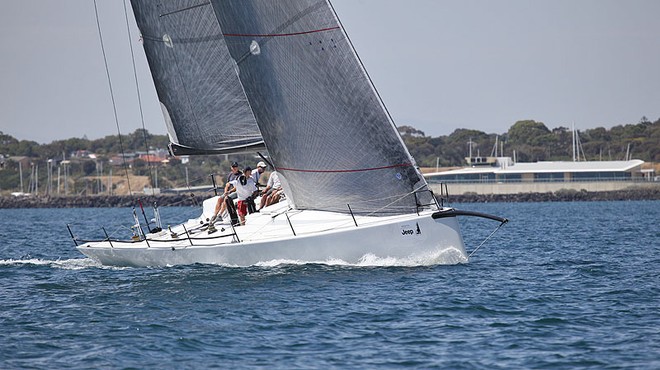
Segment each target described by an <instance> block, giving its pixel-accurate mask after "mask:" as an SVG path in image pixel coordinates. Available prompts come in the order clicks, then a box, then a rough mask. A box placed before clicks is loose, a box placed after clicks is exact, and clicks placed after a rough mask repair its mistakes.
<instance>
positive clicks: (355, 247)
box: [77, 0, 506, 266]
mask: <svg viewBox="0 0 660 370" xmlns="http://www.w3.org/2000/svg"><path fill="white" fill-rule="evenodd" d="M131 5H132V9H133V12H134V15H135V19H136V21H137V24H138V27H139V29H140V32H141V34H142V37H141V39H142V40H143V47H144V50H145V53H146V56H147V61H148V63H149V66H150V70H151V74H152V77H153V80H154V85H155V87H156V92H157V95H158V98H159V100H160V103H161V108H162V110H163V115H164V117H165V122H166V126H167V129H168V133H169V137H170V141H171V144H170V150H171V152H172V153H173V154H174V155H184V154H185V155H196V154H207V155H208V154H232V153H249V152H256V151H259V150H267V151H268V154H269V160H270V163H271V165H272V166H273V168H274V170H276V171H277V172H278V173H279V174H280V179H281V180H282V187H283V189H284V193H285V198H286V200H285V201H282V202H279V203H276V204H274V205H271V206H268V207H265V208H263V209H261V210H260V212H258V213H252V214H249V215H248V216H247V217H246V224H245V225H243V226H237V225H233V224H231V223H230V224H226V225H216V226H217V231H216V232H214V233H209V232H208V225H209V219H211V217H212V216H213V209H214V207H215V204H216V202H217V198H218V197H217V196H216V197H212V198H209V199H207V200H206V201H204V202H203V210H202V214H201V215H200V216H199V217H198V218H195V219H191V220H188V221H187V222H185V223H183V224H181V225H178V226H174V227H170V228H167V229H166V230H158V229H156V230H154V231H153V232H149V233H142V234H139V233H138V235H135V236H134V237H133V238H131V239H130V240H124V241H122V240H116V239H111V238H110V237H107V238H106V239H104V240H97V241H90V242H86V243H84V244H82V245H78V247H77V248H78V250H79V251H80V252H82V253H83V254H85V255H86V256H88V257H90V258H92V259H94V260H96V261H98V262H100V263H101V264H104V265H118V266H168V265H182V264H194V263H203V264H225V265H232V266H250V265H254V264H258V263H263V262H265V261H309V262H326V261H343V262H345V263H360V261H364V260H365V259H369V258H396V259H399V260H405V261H410V262H411V263H415V261H426V263H428V261H432V262H431V263H449V264H455V263H463V262H466V261H467V260H468V255H467V253H466V249H465V245H464V242H463V238H462V235H461V232H460V229H459V223H458V221H457V216H463V215H467V216H478V217H485V218H489V219H493V220H496V221H499V222H501V223H502V224H503V223H505V222H506V219H504V218H501V217H498V216H493V215H487V214H482V213H477V212H469V211H461V210H457V209H454V208H450V207H445V206H443V205H442V204H440V203H439V202H438V200H437V199H436V197H435V196H434V194H433V193H432V191H431V190H430V188H429V186H428V184H427V183H426V181H425V180H424V177H423V176H422V174H421V172H420V170H419V168H418V167H417V165H416V163H415V161H414V159H413V158H412V156H411V155H410V153H409V152H408V150H407V148H406V146H405V144H404V143H403V140H402V139H401V136H400V135H399V133H398V131H397V129H396V126H395V124H394V122H393V120H392V118H391V117H390V115H389V113H388V112H387V110H386V108H385V105H384V104H383V102H382V101H381V99H380V96H379V95H378V93H377V91H376V89H375V87H374V85H373V84H372V82H371V80H370V78H369V76H368V74H367V72H366V70H365V69H364V67H363V65H362V64H361V62H360V60H359V58H358V56H357V54H356V52H355V50H354V48H353V46H352V44H351V42H350V40H349V38H348V36H347V34H346V32H345V30H344V28H343V26H342V25H341V23H340V21H339V19H338V17H337V14H336V13H335V11H334V9H333V8H332V5H331V4H330V2H329V1H327V0H320V1H319V0H295V1H294V0H282V1H260V0H240V1H227V0H210V1H209V0H168V1H154V0H131ZM135 219H136V222H137V217H135ZM138 224H139V222H138ZM136 228H137V227H136ZM433 261H434V262H433Z"/></svg>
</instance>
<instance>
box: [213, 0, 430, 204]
mask: <svg viewBox="0 0 660 370" xmlns="http://www.w3.org/2000/svg"><path fill="white" fill-rule="evenodd" d="M211 2H212V4H213V8H214V10H215V12H216V15H217V17H218V20H219V23H220V27H221V29H222V32H223V34H224V37H225V42H226V45H227V47H228V48H229V52H230V54H231V56H232V57H233V59H234V60H236V62H237V66H238V70H239V78H240V81H241V83H242V85H243V88H244V90H245V93H246V95H247V98H248V100H249V102H250V105H251V107H252V110H253V112H254V115H255V117H256V120H257V123H258V125H259V128H260V131H261V133H262V135H263V138H264V141H265V142H266V146H267V147H268V151H269V153H270V155H271V157H272V159H273V162H274V164H275V166H276V167H277V169H278V171H280V172H281V173H282V174H283V175H284V178H285V179H286V180H287V181H286V182H287V184H288V185H287V187H288V189H286V190H287V195H288V196H289V197H290V198H291V199H290V200H292V202H293V203H294V204H295V207H296V208H297V209H320V210H331V211H338V212H348V206H347V204H350V207H351V208H352V210H353V212H355V213H363V214H365V213H366V214H374V215H383V214H392V213H395V214H396V213H411V212H415V210H416V209H417V204H420V203H422V204H428V203H430V202H431V195H430V193H428V192H425V193H417V194H416V193H415V192H416V191H418V190H426V189H427V184H426V182H425V180H424V178H423V176H422V175H421V174H420V173H419V171H418V169H417V168H416V165H415V162H414V160H413V159H412V157H411V156H410V154H409V153H408V151H407V149H406V147H405V145H404V144H403V142H402V140H401V137H400V136H399V134H398V132H397V131H396V128H395V126H394V124H393V122H391V120H390V118H389V116H388V114H387V112H386V111H385V109H384V107H383V105H382V103H381V101H380V99H379V97H378V96H377V94H376V92H375V90H374V88H373V85H372V84H371V82H370V81H369V79H368V76H367V75H366V72H365V71H364V69H363V67H362V65H361V63H360V61H359V60H358V58H357V55H356V54H355V52H354V50H353V48H352V46H351V44H350V42H349V40H348V39H347V37H346V34H345V33H344V31H343V29H342V28H341V26H340V24H339V21H338V19H337V17H336V15H335V13H334V11H333V10H332V8H331V6H330V4H329V3H328V2H327V1H326V0H321V1H319V0H295V1H293V0H278V1H263V0H233V1H232V0H211Z"/></svg>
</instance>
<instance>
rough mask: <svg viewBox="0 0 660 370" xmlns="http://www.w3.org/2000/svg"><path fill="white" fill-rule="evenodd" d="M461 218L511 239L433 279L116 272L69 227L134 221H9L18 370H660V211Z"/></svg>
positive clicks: (36, 215) (95, 214)
mask: <svg viewBox="0 0 660 370" xmlns="http://www.w3.org/2000/svg"><path fill="white" fill-rule="evenodd" d="M456 206H458V207H459V208H463V209H470V210H476V211H483V212H488V213H494V214H498V215H501V216H504V217H508V218H509V219H511V222H510V223H509V224H508V225H506V226H504V227H503V228H502V229H500V231H499V232H498V233H496V234H495V235H494V236H493V237H492V238H491V239H490V240H489V241H488V242H487V243H486V244H485V245H484V246H483V247H481V248H480V249H479V250H478V251H477V253H476V254H475V255H474V256H473V257H472V258H471V259H470V261H469V263H467V264H461V265H454V266H416V267H414V266H413V267H410V266H397V261H392V260H390V259H388V260H383V261H379V260H375V261H370V262H369V263H367V264H365V265H361V266H348V265H345V264H305V263H303V261H301V262H300V263H297V264H286V265H282V264H276V263H273V262H270V261H264V263H263V264H261V265H260V266H253V267H249V268H232V267H223V266H201V265H200V266H184V267H171V268H157V269H156V268H154V269H149V268H121V269H119V268H107V267H101V266H98V265H96V264H94V263H93V262H91V260H89V259H86V258H84V257H83V256H82V255H81V254H79V253H78V252H77V251H76V250H75V249H74V248H73V243H72V241H71V240H70V238H69V236H68V231H67V230H66V227H65V225H66V223H67V222H68V223H71V224H73V226H74V231H75V232H76V233H82V234H85V233H86V234H94V233H98V232H99V228H100V226H101V225H107V227H108V228H109V229H110V230H109V231H111V232H117V230H119V232H125V233H128V232H129V231H128V230H125V231H122V230H123V229H122V227H121V226H119V225H121V224H122V223H123V224H125V225H130V223H131V214H130V210H126V209H40V210H34V209H24V210H23V209H21V210H0V225H1V226H0V307H1V310H0V328H1V329H2V330H1V331H0V368H3V369H7V368H23V367H33V368H63V367H66V368H108V367H110V368H126V367H134V368H205V367H219V368H246V367H248V368H249V367H265V368H287V369H288V368H329V367H330V368H332V367H340V368H375V367H378V368H381V367H387V368H391V367H419V368H429V367H438V368H447V369H460V368H468V369H471V368H481V369H493V368H503V369H511V368H552V369H555V368H595V369H601V368H640V369H651V368H656V369H657V368H660V294H659V293H660V273H659V272H658V271H659V270H660V253H659V252H660V226H659V225H660V202H657V201H656V202H602V203H600V202H594V203H590V202H585V203H519V204H508V203H506V204H505V203H493V204H465V205H456ZM190 212H191V209H190V208H163V209H162V216H163V218H164V220H165V222H169V223H175V222H177V221H181V219H183V218H185V217H187V216H192V215H191V214H190ZM193 213H194V211H193ZM461 225H462V227H463V231H464V234H465V241H466V244H467V245H468V249H469V250H473V249H474V248H475V247H476V246H478V245H479V244H480V243H481V241H482V240H483V239H484V238H485V237H486V236H488V234H490V232H491V231H492V230H493V229H494V228H495V227H496V226H497V225H496V223H494V222H493V221H488V220H481V219H474V218H465V219H462V220H461Z"/></svg>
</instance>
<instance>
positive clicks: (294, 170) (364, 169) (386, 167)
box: [277, 163, 412, 173]
mask: <svg viewBox="0 0 660 370" xmlns="http://www.w3.org/2000/svg"><path fill="white" fill-rule="evenodd" d="M410 166H412V164H411V163H400V164H394V165H391V166H383V167H373V168H359V169H353V170H305V169H299V168H285V167H277V170H278V171H279V170H282V171H293V172H316V173H345V172H366V171H376V170H385V169H388V168H397V167H410Z"/></svg>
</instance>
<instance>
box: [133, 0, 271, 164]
mask: <svg viewBox="0 0 660 370" xmlns="http://www.w3.org/2000/svg"><path fill="white" fill-rule="evenodd" d="M131 3H132V6H133V12H134V14H135V18H136V21H137V24H138V27H139V28H140V31H141V33H142V39H143V42H144V49H145V51H146V55H147V60H148V62H149V66H150V68H151V74H152V76H153V79H154V83H155V86H156V92H157V93H158V97H159V99H160V102H161V108H162V109H163V114H164V116H165V120H166V124H167V126H168V127H167V128H168V132H169V135H170V141H171V145H170V148H171V150H172V152H173V153H174V154H215V153H239V152H245V151H255V150H258V149H263V148H264V144H263V139H262V138H261V134H260V132H259V129H258V127H257V125H256V121H255V118H254V115H253V113H252V111H251V109H250V106H249V104H248V101H247V98H246V96H245V93H244V92H243V88H242V86H241V84H240V82H239V80H238V76H237V74H236V73H237V71H236V67H235V63H234V62H233V59H232V58H231V57H230V55H229V51H228V50H227V46H226V45H225V41H224V37H223V35H222V32H221V30H220V26H219V24H218V20H217V18H216V16H215V15H214V12H213V8H212V6H211V4H210V2H209V1H206V0H168V1H154V0H132V1H131Z"/></svg>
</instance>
